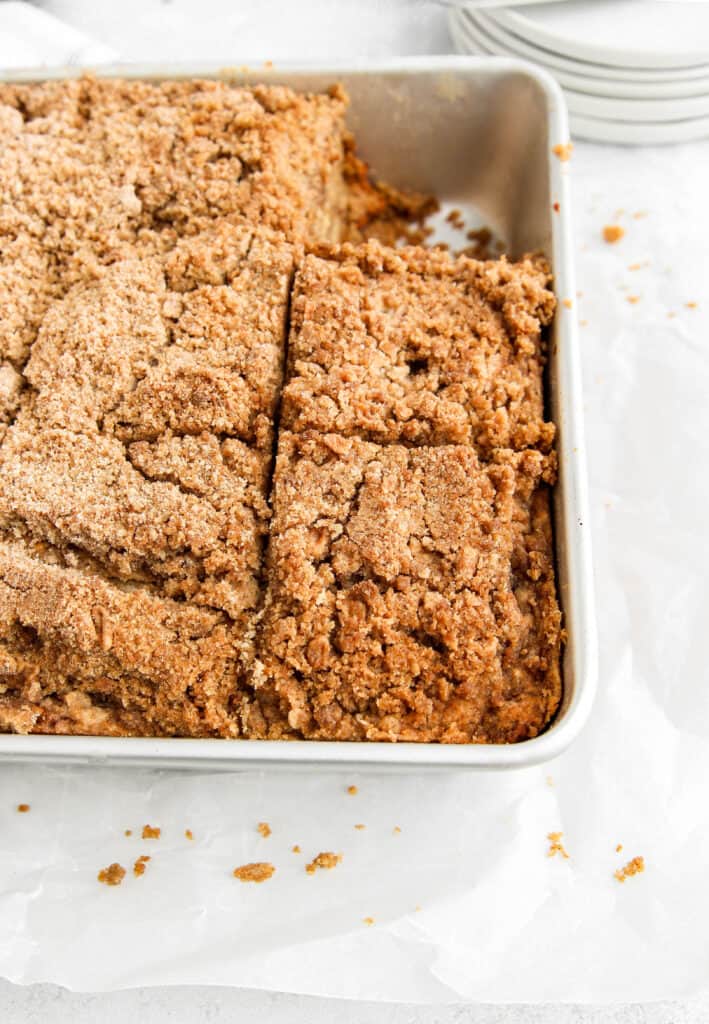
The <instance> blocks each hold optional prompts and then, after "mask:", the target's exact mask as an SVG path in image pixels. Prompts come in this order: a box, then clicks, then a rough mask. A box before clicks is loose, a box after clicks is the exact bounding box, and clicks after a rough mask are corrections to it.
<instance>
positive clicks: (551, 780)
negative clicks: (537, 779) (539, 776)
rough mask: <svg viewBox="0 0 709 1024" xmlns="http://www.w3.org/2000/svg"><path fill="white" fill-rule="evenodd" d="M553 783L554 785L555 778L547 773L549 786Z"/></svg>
mask: <svg viewBox="0 0 709 1024" xmlns="http://www.w3.org/2000/svg"><path fill="white" fill-rule="evenodd" d="M553 785H554V780H553V778H552V777H551V775H547V786H553Z"/></svg>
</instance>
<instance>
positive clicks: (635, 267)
mask: <svg viewBox="0 0 709 1024" xmlns="http://www.w3.org/2000/svg"><path fill="white" fill-rule="evenodd" d="M647 265H648V262H647V260H645V262H644V263H631V264H630V265H629V266H628V270H642V269H643V267H646V266H647Z"/></svg>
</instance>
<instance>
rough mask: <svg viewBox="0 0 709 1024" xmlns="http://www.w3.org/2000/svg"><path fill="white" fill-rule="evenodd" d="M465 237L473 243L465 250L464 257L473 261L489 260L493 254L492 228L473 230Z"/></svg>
mask: <svg viewBox="0 0 709 1024" xmlns="http://www.w3.org/2000/svg"><path fill="white" fill-rule="evenodd" d="M465 237H466V238H467V239H468V241H469V242H470V243H471V244H470V245H469V246H468V247H467V248H466V249H463V255H465V256H470V258H471V259H479V260H483V259H488V258H489V257H490V256H491V253H492V241H493V238H492V231H491V230H490V228H473V229H472V231H467V232H466V234H465Z"/></svg>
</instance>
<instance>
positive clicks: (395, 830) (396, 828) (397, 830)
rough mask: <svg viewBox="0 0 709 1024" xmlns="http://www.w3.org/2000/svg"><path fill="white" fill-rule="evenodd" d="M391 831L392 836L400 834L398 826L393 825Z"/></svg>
mask: <svg viewBox="0 0 709 1024" xmlns="http://www.w3.org/2000/svg"><path fill="white" fill-rule="evenodd" d="M391 831H392V835H395V836H398V835H399V834H400V832H401V829H400V828H399V826H398V825H394V828H393V829H392V830H391Z"/></svg>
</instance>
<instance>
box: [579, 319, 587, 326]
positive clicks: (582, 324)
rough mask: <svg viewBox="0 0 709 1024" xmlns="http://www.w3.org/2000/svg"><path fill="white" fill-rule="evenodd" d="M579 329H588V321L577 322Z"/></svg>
mask: <svg viewBox="0 0 709 1024" xmlns="http://www.w3.org/2000/svg"><path fill="white" fill-rule="evenodd" d="M579 324H580V325H581V327H588V320H579Z"/></svg>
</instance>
